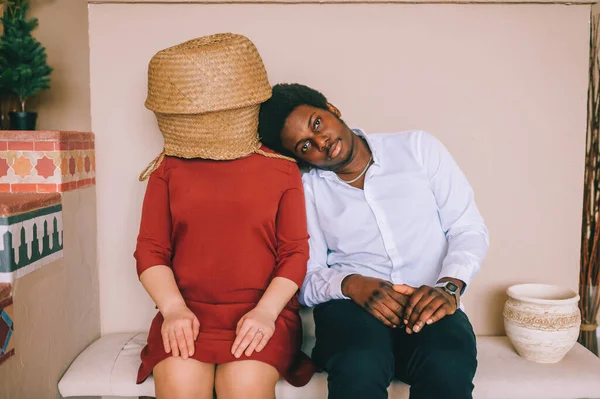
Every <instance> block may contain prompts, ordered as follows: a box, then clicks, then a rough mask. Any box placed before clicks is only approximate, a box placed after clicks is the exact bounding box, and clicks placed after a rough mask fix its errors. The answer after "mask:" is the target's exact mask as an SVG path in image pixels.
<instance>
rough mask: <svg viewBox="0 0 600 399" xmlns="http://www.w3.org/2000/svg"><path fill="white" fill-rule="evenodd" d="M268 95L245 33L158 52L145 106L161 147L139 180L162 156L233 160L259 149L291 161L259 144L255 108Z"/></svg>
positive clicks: (150, 69) (202, 39)
mask: <svg viewBox="0 0 600 399" xmlns="http://www.w3.org/2000/svg"><path fill="white" fill-rule="evenodd" d="M270 97H271V85H270V84H269V80H268V78H267V72H266V70H265V67H264V65H263V62H262V59H261V57H260V55H259V53H258V51H257V49H256V47H255V46H254V44H253V43H252V42H251V41H250V40H249V39H248V38H247V37H245V36H242V35H237V34H233V33H219V34H215V35H210V36H204V37H200V38H197V39H193V40H189V41H186V42H184V43H181V44H178V45H176V46H173V47H169V48H167V49H164V50H161V51H159V52H158V53H156V54H155V55H154V56H153V57H152V59H151V60H150V64H149V66H148V97H147V99H146V103H145V105H146V107H147V108H148V109H150V110H152V111H154V113H155V115H156V120H157V121H158V127H159V129H160V131H161V133H162V135H163V137H164V150H163V152H162V153H161V155H159V156H158V157H157V158H156V159H155V160H154V161H153V162H151V163H150V165H148V167H147V168H146V170H144V172H142V174H141V175H140V180H145V179H146V178H148V176H149V175H150V174H151V173H152V172H153V171H154V170H156V168H158V166H159V165H160V163H161V162H162V159H163V158H164V156H165V155H168V156H175V157H180V158H205V159H214V160H232V159H237V158H242V157H245V156H247V155H250V154H252V153H259V154H262V155H265V156H269V157H276V158H284V159H288V160H292V159H291V158H288V157H284V156H283V155H279V154H272V153H266V152H264V151H262V150H261V149H260V142H259V139H258V112H259V109H260V104H261V103H263V102H264V101H266V100H268V99H269V98H270ZM292 161H293V160H292Z"/></svg>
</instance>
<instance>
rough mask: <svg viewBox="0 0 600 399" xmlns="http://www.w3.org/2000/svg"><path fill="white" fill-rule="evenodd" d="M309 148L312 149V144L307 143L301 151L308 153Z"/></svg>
mask: <svg viewBox="0 0 600 399" xmlns="http://www.w3.org/2000/svg"><path fill="white" fill-rule="evenodd" d="M308 147H310V142H308V141H307V142H306V143H304V145H303V146H302V148H301V149H300V151H302V152H306V151H308Z"/></svg>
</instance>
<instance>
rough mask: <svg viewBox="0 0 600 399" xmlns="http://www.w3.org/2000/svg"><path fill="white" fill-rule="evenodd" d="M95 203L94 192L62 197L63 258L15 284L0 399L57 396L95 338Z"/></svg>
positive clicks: (97, 326) (97, 321)
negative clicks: (11, 346) (11, 342)
mask: <svg viewBox="0 0 600 399" xmlns="http://www.w3.org/2000/svg"><path fill="white" fill-rule="evenodd" d="M95 199H96V190H95V188H94V187H90V188H85V189H82V190H77V191H72V192H68V193H65V194H64V195H63V226H64V233H63V234H64V236H63V237H64V250H63V254H64V257H63V258H62V259H60V260H57V261H56V262H53V263H51V264H49V265H46V266H44V267H42V268H41V269H39V270H36V271H34V272H32V273H30V274H27V275H26V276H25V277H23V278H21V279H18V280H17V282H16V284H15V287H14V291H13V300H14V324H15V334H14V335H13V337H14V339H15V355H14V356H13V357H11V358H10V359H8V360H7V361H6V362H5V363H3V364H2V365H0V381H2V383H0V398H6V399H9V398H10V399H13V398H14V399H53V398H57V397H60V396H59V394H58V389H57V384H58V381H59V379H60V377H62V375H63V373H64V372H65V370H66V369H67V367H68V366H69V364H71V362H72V361H73V359H75V357H76V356H77V355H78V354H79V353H80V352H81V351H82V350H83V349H84V348H85V347H86V346H88V345H89V344H90V343H91V342H92V341H93V340H94V339H96V338H98V337H99V336H100V311H99V306H98V271H97V267H96V240H95V236H96V206H95Z"/></svg>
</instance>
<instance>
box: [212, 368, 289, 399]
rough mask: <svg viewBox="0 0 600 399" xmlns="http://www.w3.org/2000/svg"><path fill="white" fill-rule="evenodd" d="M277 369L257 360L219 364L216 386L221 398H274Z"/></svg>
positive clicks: (277, 376) (277, 375) (218, 395)
mask: <svg viewBox="0 0 600 399" xmlns="http://www.w3.org/2000/svg"><path fill="white" fill-rule="evenodd" d="M278 380H279V372H278V371H277V369H276V368H275V367H273V366H271V365H269V364H267V363H263V362H259V361H256V360H243V361H237V362H232V363H226V364H220V365H218V366H217V372H216V377H215V387H216V391H217V397H218V398H219V399H237V398H242V397H243V398H245V399H274V398H275V385H276V384H277V381H278Z"/></svg>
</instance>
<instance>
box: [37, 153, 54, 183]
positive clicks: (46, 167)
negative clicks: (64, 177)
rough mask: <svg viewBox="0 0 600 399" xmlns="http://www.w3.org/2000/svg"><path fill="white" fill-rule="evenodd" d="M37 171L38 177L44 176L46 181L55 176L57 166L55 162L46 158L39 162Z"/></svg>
mask: <svg viewBox="0 0 600 399" xmlns="http://www.w3.org/2000/svg"><path fill="white" fill-rule="evenodd" d="M35 169H36V170H37V174H38V176H42V177H44V178H45V179H47V178H49V177H50V176H54V171H55V170H56V166H55V165H54V161H53V160H51V159H50V158H48V157H47V156H44V157H43V158H42V159H39V160H38V161H37V164H36V165H35Z"/></svg>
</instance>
